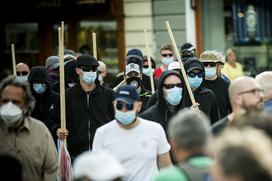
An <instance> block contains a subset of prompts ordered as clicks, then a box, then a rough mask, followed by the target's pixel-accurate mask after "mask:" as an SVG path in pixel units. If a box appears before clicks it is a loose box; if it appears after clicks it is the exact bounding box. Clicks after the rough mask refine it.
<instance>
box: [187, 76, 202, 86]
mask: <svg viewBox="0 0 272 181" xmlns="http://www.w3.org/2000/svg"><path fill="white" fill-rule="evenodd" d="M188 80H189V84H190V86H191V88H193V89H197V88H198V87H199V86H200V85H201V83H202V81H203V79H202V77H198V76H195V77H188Z"/></svg>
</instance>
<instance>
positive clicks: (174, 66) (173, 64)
mask: <svg viewBox="0 0 272 181" xmlns="http://www.w3.org/2000/svg"><path fill="white" fill-rule="evenodd" d="M176 69H179V70H180V65H179V62H171V63H170V64H169V65H168V70H176Z"/></svg>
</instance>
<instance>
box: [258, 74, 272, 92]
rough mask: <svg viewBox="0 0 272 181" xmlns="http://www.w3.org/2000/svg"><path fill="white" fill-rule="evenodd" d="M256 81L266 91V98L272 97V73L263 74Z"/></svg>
mask: <svg viewBox="0 0 272 181" xmlns="http://www.w3.org/2000/svg"><path fill="white" fill-rule="evenodd" d="M255 79H256V81H257V82H258V83H259V84H260V85H261V87H262V89H263V90H264V96H265V97H268V96H269V97H270V96H271V95H272V71H265V72H262V73H260V74H258V75H257V76H256V77H255ZM269 94H271V95H269Z"/></svg>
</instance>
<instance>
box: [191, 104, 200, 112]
mask: <svg viewBox="0 0 272 181" xmlns="http://www.w3.org/2000/svg"><path fill="white" fill-rule="evenodd" d="M191 110H192V111H195V112H200V110H199V104H198V103H195V104H193V105H192V106H191Z"/></svg>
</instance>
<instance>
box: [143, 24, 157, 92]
mask: <svg viewBox="0 0 272 181" xmlns="http://www.w3.org/2000/svg"><path fill="white" fill-rule="evenodd" d="M144 33H145V46H146V54H147V62H148V69H149V78H150V84H151V92H152V94H154V93H155V88H154V79H153V72H152V66H151V60H150V49H149V41H148V33H147V31H146V29H144Z"/></svg>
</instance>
